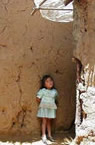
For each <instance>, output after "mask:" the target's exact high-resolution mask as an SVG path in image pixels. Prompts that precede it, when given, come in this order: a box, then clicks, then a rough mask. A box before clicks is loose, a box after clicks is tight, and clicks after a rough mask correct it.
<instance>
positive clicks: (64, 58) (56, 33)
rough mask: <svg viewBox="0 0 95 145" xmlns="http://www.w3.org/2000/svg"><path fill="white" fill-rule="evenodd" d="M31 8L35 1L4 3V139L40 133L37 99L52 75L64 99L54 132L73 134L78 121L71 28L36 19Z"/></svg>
mask: <svg viewBox="0 0 95 145" xmlns="http://www.w3.org/2000/svg"><path fill="white" fill-rule="evenodd" d="M32 6H33V3H32V1H31V0H27V1H26V0H23V2H22V0H5V1H3V0H1V1H0V134H2V133H4V134H7V135H8V134H16V133H18V132H20V133H21V134H24V135H25V134H36V133H37V134H38V133H39V134H40V122H39V120H38V119H37V118H36V113H37V107H38V106H37V102H36V100H35V97H36V92H37V91H38V89H39V86H40V84H39V82H40V79H41V77H42V76H43V75H44V74H48V73H49V74H51V75H52V76H53V78H54V80H55V84H56V88H57V89H58V92H59V94H60V95H59V108H58V111H57V119H56V121H55V123H54V125H53V128H54V130H61V129H62V130H64V129H68V128H69V127H70V126H71V124H72V121H73V120H74V114H75V85H74V84H75V68H74V65H73V64H72V62H71V58H72V55H73V49H74V44H73V37H72V23H54V22H50V21H47V20H45V19H43V18H42V17H41V15H40V13H39V12H37V13H36V14H35V15H34V16H31V15H30V13H31V10H32ZM21 134H20V135H21Z"/></svg>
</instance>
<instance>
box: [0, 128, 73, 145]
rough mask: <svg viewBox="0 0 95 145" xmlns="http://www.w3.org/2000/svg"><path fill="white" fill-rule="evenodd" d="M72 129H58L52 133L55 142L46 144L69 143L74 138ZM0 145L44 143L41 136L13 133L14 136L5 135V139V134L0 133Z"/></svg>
mask: <svg viewBox="0 0 95 145" xmlns="http://www.w3.org/2000/svg"><path fill="white" fill-rule="evenodd" d="M74 136H75V135H74V129H72V130H71V131H60V132H56V133H55V134H53V138H54V139H55V142H54V143H52V142H50V141H48V145H49V144H52V145H69V144H70V143H71V141H72V140H73V139H74ZM0 145H44V144H43V143H42V141H41V138H40V137H38V136H35V137H31V136H27V137H26V135H25V136H23V137H21V135H20V134H19V135H17V136H16V135H15V136H9V137H8V136H7V137H6V139H5V135H4V136H3V135H0Z"/></svg>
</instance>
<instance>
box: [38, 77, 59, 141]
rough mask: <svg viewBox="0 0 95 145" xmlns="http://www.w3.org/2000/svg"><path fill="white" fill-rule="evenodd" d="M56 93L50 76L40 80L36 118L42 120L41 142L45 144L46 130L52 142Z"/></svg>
mask: <svg viewBox="0 0 95 145" xmlns="http://www.w3.org/2000/svg"><path fill="white" fill-rule="evenodd" d="M57 96H58V92H57V90H56V89H55V87H54V80H53V78H52V77H51V76H50V75H45V76H43V78H42V80H41V88H40V90H39V91H38V93H37V101H38V102H39V103H40V104H39V109H38V113H37V117H39V118H41V119H42V141H43V142H44V143H46V142H47V137H46V129H47V132H48V139H49V140H50V141H52V142H53V141H54V139H53V138H52V135H51V121H52V119H54V118H56V109H57V105H56V102H57Z"/></svg>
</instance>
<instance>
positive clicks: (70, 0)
mask: <svg viewBox="0 0 95 145" xmlns="http://www.w3.org/2000/svg"><path fill="white" fill-rule="evenodd" d="M72 1H73V0H65V1H64V4H65V6H67V5H68V4H69V3H71V2H72Z"/></svg>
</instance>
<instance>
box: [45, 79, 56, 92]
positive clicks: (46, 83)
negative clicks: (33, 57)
mask: <svg viewBox="0 0 95 145" xmlns="http://www.w3.org/2000/svg"><path fill="white" fill-rule="evenodd" d="M53 85H54V83H53V80H52V79H51V78H47V80H46V81H45V87H46V88H47V89H51V88H52V87H53Z"/></svg>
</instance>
